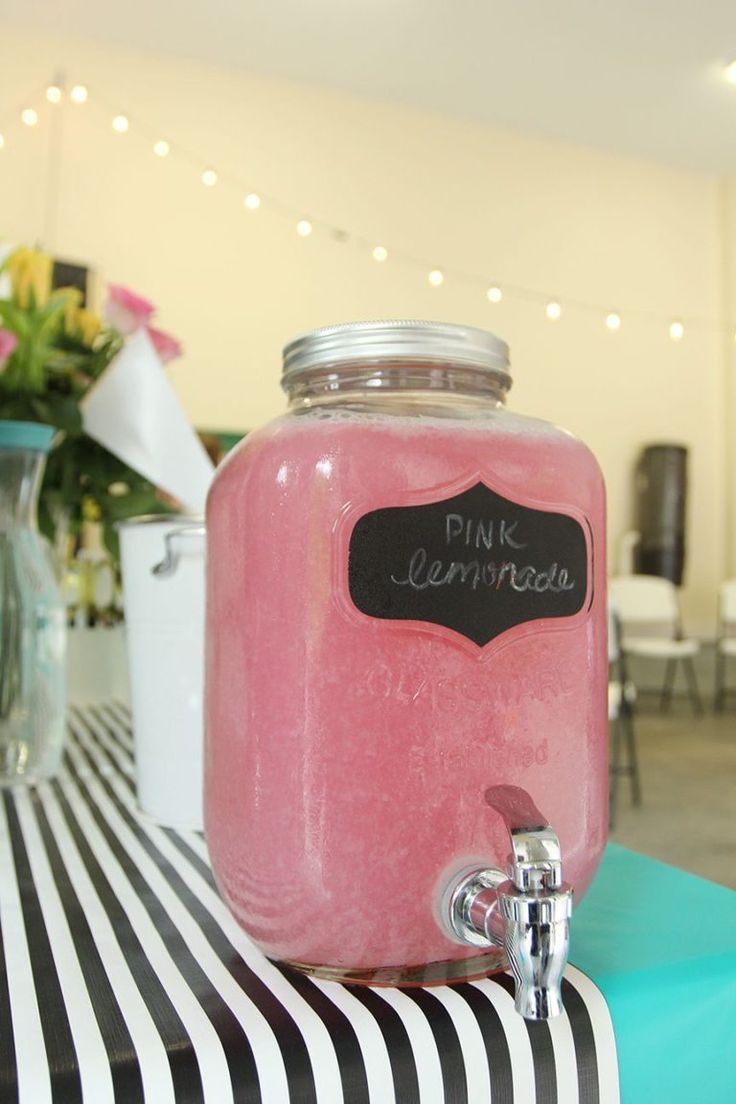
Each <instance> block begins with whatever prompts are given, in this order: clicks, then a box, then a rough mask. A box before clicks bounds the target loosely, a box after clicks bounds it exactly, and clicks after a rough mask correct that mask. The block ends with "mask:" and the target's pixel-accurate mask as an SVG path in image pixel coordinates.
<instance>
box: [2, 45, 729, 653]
mask: <svg viewBox="0 0 736 1104" xmlns="http://www.w3.org/2000/svg"><path fill="white" fill-rule="evenodd" d="M0 42H1V51H0V58H1V60H2V64H0V103H1V104H2V108H1V109H0V129H4V130H5V132H6V134H7V139H8V144H7V148H6V149H5V150H4V151H3V152H2V155H1V160H0V212H2V215H1V217H0V233H1V234H2V235H4V236H6V237H9V238H11V239H13V240H21V239H24V240H31V239H36V238H38V239H41V240H43V242H44V244H45V245H46V246H48V247H50V248H52V249H54V250H55V251H56V253H57V254H61V255H68V256H69V257H71V258H82V259H85V260H88V261H90V262H91V263H92V264H93V265H95V266H97V267H98V268H99V269H100V270H101V272H102V273H103V275H104V276H105V277H106V278H109V279H111V280H116V281H120V282H124V283H128V284H129V285H131V286H132V287H134V288H136V289H138V290H140V291H141V292H142V293H144V294H146V295H148V296H150V297H151V298H153V299H154V300H155V301H156V302H158V303H159V304H160V308H161V313H160V322H161V325H162V326H164V327H165V328H167V329H170V330H172V331H174V332H175V333H177V334H178V335H180V337H181V338H182V339H183V341H184V343H185V345H186V350H187V352H186V357H185V358H184V359H183V360H182V361H181V362H179V363H178V364H177V365H176V366H175V367H174V368H173V369H172V377H173V379H174V381H175V384H176V387H177V389H178V391H179V394H180V395H181V398H182V400H183V402H184V403H185V405H186V408H187V410H188V411H189V413H190V415H191V417H192V418H193V419H194V420H195V421H196V422H197V423H198V424H200V425H208V426H221V427H241V426H242V427H249V426H254V425H256V424H258V423H259V422H261V421H263V420H264V419H266V418H268V417H270V416H271V415H273V414H275V413H276V412H277V411H279V410H280V409H281V408H282V405H283V401H282V397H281V394H280V392H279V389H278V384H277V380H278V371H279V350H280V347H281V345H282V343H283V342H284V341H285V340H286V339H288V338H289V337H290V336H291V335H293V334H294V333H296V332H298V331H301V330H304V329H308V328H311V327H313V326H317V325H321V324H325V323H330V322H334V321H341V320H348V319H354V318H365V317H378V316H402V315H404V316H419V317H438V318H444V319H448V320H454V321H460V322H467V323H472V324H475V325H481V326H487V327H489V328H492V329H493V330H495V331H496V332H497V333H499V334H500V335H501V336H503V337H504V338H506V339H507V340H508V341H509V342H510V344H511V348H512V355H513V369H514V373H515V377H516V383H515V386H514V389H513V391H512V396H511V404H512V405H513V406H514V407H515V408H517V409H518V410H522V411H526V412H530V413H534V414H537V415H540V416H542V417H546V418H550V419H553V420H555V421H558V422H561V423H562V424H564V425H566V426H567V427H569V428H570V429H572V430H574V431H575V432H577V433H578V434H580V435H581V436H582V437H584V438H585V439H586V440H587V441H588V442H589V444H590V445H591V446H592V447H593V449H594V450H595V452H596V453H597V454H598V456H599V459H600V461H601V464H602V466H603V469H604V471H605V474H606V478H607V482H608V487H609V498H610V535H611V546H612V548H615V546H616V543H617V540H618V538H619V536H620V534H621V533H622V532H623V531H624V530H625V529H626V528H628V527H629V525H630V523H631V505H632V503H631V490H632V465H633V462H634V460H635V457H636V455H637V452H638V450H639V448H640V446H641V445H642V444H643V443H646V442H652V441H657V440H673V441H678V442H682V443H684V444H687V445H688V446H690V449H691V455H690V460H691V495H690V519H689V520H690V527H689V537H690V549H689V551H690V554H689V566H688V576H687V586H686V590H685V595H684V601H685V611H686V615H687V618H688V621H689V625H690V626H691V627H692V628H694V629H697V630H699V631H708V630H709V629H710V627H711V621H712V611H713V606H714V592H715V587H716V585H717V582H718V581H719V580H720V578H721V577H722V574H723V572H724V571H725V556H726V552H725V548H726V529H727V526H726V520H725V510H726V500H727V492H726V479H725V462H724V457H725V453H726V440H725V438H726V432H725V429H726V412H727V410H728V406H727V396H726V384H727V382H728V380H727V375H728V373H727V365H726V358H727V355H728V354H727V351H726V346H725V341H724V338H723V336H722V334H721V333H720V332H719V330H718V328H717V323H718V320H719V319H720V317H721V316H722V313H723V311H724V309H725V308H724V287H723V274H724V268H725V267H726V265H725V261H726V259H727V258H726V253H725V251H724V242H723V234H722V226H723V219H724V212H725V210H726V209H727V208H728V210H731V209H733V211H736V190H732V191H729V192H728V194H727V195H726V196H725V198H724V189H723V187H722V185H721V184H720V183H719V182H718V181H716V180H714V179H712V178H709V177H707V176H699V175H695V174H691V173H687V172H684V171H681V170H675V169H669V168H666V167H661V166H657V165H651V164H646V163H643V162H637V161H633V160H628V159H624V158H620V157H614V156H608V155H605V154H602V153H599V152H594V151H591V150H586V149H579V148H575V147H571V146H565V145H561V144H556V143H551V142H547V141H544V140H542V139H533V138H528V137H519V136H517V135H514V134H510V133H507V132H503V131H499V130H491V129H488V128H484V127H481V126H478V125H475V124H470V123H465V122H461V121H457V120H454V119H451V118H448V117H444V116H441V115H438V114H431V113H422V112H417V111H413V110H409V109H405V108H402V107H396V106H392V105H386V104H381V103H372V102H369V101H367V100H360V99H350V98H348V97H346V96H342V95H338V94H335V93H332V92H328V91H324V90H320V89H317V88H312V87H304V86H297V85H291V84H288V83H286V82H282V81H278V82H276V81H271V80H268V79H266V78H262V77H256V76H251V75H245V74H242V73H235V72H230V71H226V70H216V69H212V68H207V67H205V66H201V65H198V64H195V63H188V62H184V61H175V60H172V59H166V58H162V57H154V56H148V55H145V54H141V53H137V54H133V53H125V52H122V51H117V50H113V49H109V48H101V47H99V46H90V45H89V44H84V43H81V42H62V41H56V42H53V41H51V40H49V41H43V40H41V41H39V40H38V36H36V35H34V36H32V37H31V36H30V35H24V34H23V33H21V32H18V31H13V30H9V31H5V32H4V33H3V35H2V38H1V39H0ZM57 67H62V68H64V69H65V70H66V72H67V73H68V74H69V76H70V78H71V79H73V80H84V81H85V82H87V83H88V84H89V87H90V93H91V95H90V102H89V103H88V104H87V105H86V106H85V107H84V108H73V107H69V108H68V109H67V110H66V111H65V114H64V120H63V130H64V133H63V138H62V141H61V143H60V148H61V168H60V173H59V178H58V181H57V182H54V183H53V187H52V189H51V195H52V196H54V197H56V203H55V204H54V203H50V201H49V190H48V186H47V185H48V171H49V170H48V158H47V153H48V149H49V147H50V145H51V144H53V140H54V139H53V135H52V134H51V132H50V130H49V124H48V122H47V121H44V122H42V125H41V126H40V127H39V128H38V129H37V130H36V131H30V130H28V129H26V128H23V127H20V126H16V125H14V126H13V129H12V130H11V128H10V126H9V124H8V122H7V120H8V119H9V118H11V119H12V117H13V113H14V109H15V107H16V106H20V105H21V101H22V99H23V96H24V95H25V94H26V93H27V92H28V91H30V90H32V89H33V88H34V87H37V88H39V89H42V88H43V86H44V84H45V82H47V80H48V78H49V75H50V74H51V73H53V71H54V70H55V69H56V68H57ZM101 101H104V104H105V106H104V108H103V107H101V106H100V102H101ZM117 110H124V111H126V112H127V113H128V114H129V115H130V117H131V120H132V123H133V126H132V129H131V132H130V133H129V134H127V135H125V136H118V135H115V134H113V132H112V130H111V129H110V125H109V119H110V117H111V114H112V113H113V111H117ZM48 114H49V112H48V111H46V112H45V116H48ZM136 124H138V129H137V128H136ZM141 128H142V129H143V130H144V131H145V136H144V135H142V134H141V133H140V132H139V131H140V129H141ZM161 135H163V136H165V137H167V138H168V139H170V140H171V141H172V142H178V143H180V144H181V145H182V146H185V147H187V148H188V149H189V150H191V151H195V152H196V153H201V154H202V155H204V157H205V159H206V161H208V162H211V163H212V164H213V165H215V166H216V167H217V168H218V169H219V170H220V172H221V174H222V180H223V182H222V184H221V185H218V186H217V187H216V188H214V189H206V188H204V187H203V186H202V184H201V183H200V181H199V175H198V174H199V161H198V159H197V158H195V159H194V160H193V161H192V162H191V163H190V162H188V161H184V160H181V159H178V158H174V157H170V158H168V159H166V160H159V159H157V158H155V157H154V156H153V155H152V153H151V152H150V150H151V140H152V139H154V138H156V137H159V136H161ZM232 179H234V180H238V181H242V187H241V186H240V185H233V184H232V183H230V182H229V181H230V180H232ZM226 180H227V182H226ZM249 188H254V189H256V190H258V191H261V192H263V193H264V194H266V195H268V194H270V195H272V196H274V197H275V198H277V199H279V200H280V201H282V202H283V203H284V204H285V205H286V206H287V207H288V208H292V209H294V210H297V211H300V212H303V213H304V214H306V215H309V216H311V217H314V218H319V217H320V216H322V217H323V218H325V219H327V220H329V221H330V222H332V223H335V224H337V225H338V226H344V227H345V228H346V229H347V230H349V231H351V232H353V234H357V235H360V236H362V237H364V238H366V239H367V240H369V241H377V242H378V241H380V242H382V243H384V244H385V245H387V246H388V247H389V248H393V250H395V251H401V252H404V253H406V254H408V255H415V256H419V257H421V258H427V259H429V260H431V261H432V262H433V263H436V264H438V265H440V266H446V267H447V268H448V269H457V270H460V271H466V272H470V273H477V274H478V275H479V277H480V280H481V283H480V284H478V285H474V284H473V283H462V282H459V281H453V280H449V279H448V282H447V283H446V285H445V286H444V287H443V288H442V289H440V290H434V289H432V288H430V287H429V286H428V285H427V283H426V279H425V274H424V270H423V269H421V268H419V269H414V268H412V267H411V266H408V265H402V264H399V263H395V262H394V263H392V262H391V261H389V262H388V263H387V264H385V265H378V264H376V263H375V262H373V261H372V260H371V259H370V257H369V256H368V255H367V252H366V250H364V249H363V250H362V249H359V248H357V247H356V246H354V245H351V244H341V243H338V242H336V241H334V240H332V239H331V238H330V237H329V236H328V235H325V234H320V233H315V235H313V237H312V238H310V239H307V240H301V239H299V238H298V237H297V236H296V234H295V233H294V229H293V219H292V218H282V217H280V216H278V215H277V214H274V213H272V212H271V211H268V210H263V209H262V210H261V211H259V212H258V213H256V214H251V213H249V212H247V211H246V210H245V209H244V208H243V206H242V195H243V191H244V190H246V189H249ZM733 226H734V227H736V217H734V219H733ZM732 244H733V246H734V249H736V236H734V237H733V241H732ZM486 278H487V279H488V280H489V281H498V282H499V283H501V284H502V285H521V286H525V287H533V288H538V289H540V290H541V291H543V292H551V293H554V294H555V295H557V296H559V297H560V299H561V301H562V302H563V303H564V302H565V300H566V298H569V299H570V300H582V301H588V302H592V303H600V304H605V305H607V306H608V307H610V308H611V309H616V310H619V311H620V312H621V314H622V317H623V326H622V329H621V331H620V332H619V333H615V334H612V333H609V332H608V331H607V330H606V329H605V327H604V325H603V319H602V317H598V316H597V315H592V314H589V313H586V312H585V311H582V310H579V309H575V308H574V307H570V308H569V309H567V310H566V311H565V314H564V317H563V319H562V320H561V321H560V322H559V323H557V324H551V323H549V322H548V321H547V320H546V319H545V317H544V313H543V309H542V307H541V306H540V305H539V304H537V303H533V302H526V301H522V300H519V299H512V298H511V297H508V298H507V299H505V300H504V302H503V303H501V304H500V305H498V306H495V307H493V306H491V305H489V304H488V303H487V302H486V300H485V297H484V294H483V291H484V289H483V283H482V281H484V280H485V279H486ZM733 306H734V313H736V303H734V304H733ZM638 311H642V312H647V311H655V312H661V314H662V319H661V320H660V319H657V318H655V319H654V320H651V319H650V318H649V317H648V316H647V314H646V313H642V314H637V312H638ZM670 316H672V317H677V316H681V317H685V318H688V317H695V318H702V319H704V320H710V324H707V323H703V324H702V325H700V326H699V327H698V328H695V327H689V328H688V332H687V334H686V336H685V339H684V340H683V341H682V342H680V343H679V344H677V343H674V342H672V341H671V340H670V339H669V337H668V335H667V321H666V320H667V319H668V318H669V317H670ZM730 368H732V366H730ZM732 397H733V396H731V400H732ZM730 494H731V498H730V502H729V508H730V510H731V511H732V513H736V500H735V499H734V497H733V486H732V485H731V491H730ZM735 554H736V550H734V551H733V552H732V555H735ZM730 570H733V571H736V560H732V561H731V564H730Z"/></svg>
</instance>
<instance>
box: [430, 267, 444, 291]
mask: <svg viewBox="0 0 736 1104" xmlns="http://www.w3.org/2000/svg"><path fill="white" fill-rule="evenodd" d="M427 279H428V280H429V282H430V284H431V285H432V287H441V286H442V284H444V282H445V274H444V272H441V271H440V270H439V268H433V269H432V271H431V272H430V274H429V275H428V276H427Z"/></svg>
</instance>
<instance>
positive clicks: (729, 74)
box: [723, 61, 736, 84]
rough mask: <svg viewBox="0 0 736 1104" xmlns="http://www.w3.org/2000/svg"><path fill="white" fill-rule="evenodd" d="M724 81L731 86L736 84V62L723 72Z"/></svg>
mask: <svg viewBox="0 0 736 1104" xmlns="http://www.w3.org/2000/svg"><path fill="white" fill-rule="evenodd" d="M723 77H724V80H727V81H728V83H729V84H736V61H731V62H729V64H728V65H727V66H726V67H725V68H724V70H723Z"/></svg>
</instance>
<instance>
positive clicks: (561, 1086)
mask: <svg viewBox="0 0 736 1104" xmlns="http://www.w3.org/2000/svg"><path fill="white" fill-rule="evenodd" d="M547 1026H548V1027H549V1033H550V1036H551V1039H552V1049H553V1050H554V1055H555V1072H556V1074H557V1099H558V1101H560V1102H562V1101H566V1100H570V1101H577V1100H579V1099H580V1086H579V1084H578V1064H577V1059H576V1057H575V1040H574V1039H573V1034H572V1027H571V1025H570V1019H569V1017H568V1015H567V1012H563V1013H562V1015H561V1016H554V1017H553V1018H552V1019H551V1020H548V1021H547Z"/></svg>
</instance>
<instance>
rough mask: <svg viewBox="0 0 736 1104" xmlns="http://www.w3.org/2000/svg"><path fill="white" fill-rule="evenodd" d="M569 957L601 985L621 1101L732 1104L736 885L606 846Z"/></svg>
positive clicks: (735, 1083) (735, 1081)
mask: <svg viewBox="0 0 736 1104" xmlns="http://www.w3.org/2000/svg"><path fill="white" fill-rule="evenodd" d="M570 960H571V962H573V963H574V964H575V965H576V966H578V967H579V968H580V969H581V970H584V971H585V973H586V974H588V975H589V977H591V978H592V979H593V981H595V982H596V984H597V985H598V986H599V988H600V989H601V990H602V992H603V995H604V996H605V998H606V1001H607V1002H608V1006H609V1008H610V1010H611V1017H612V1019H613V1026H614V1030H615V1033H616V1043H617V1046H618V1056H619V1070H620V1076H621V1101H622V1104H685V1102H687V1104H733V1102H736V1041H735V1040H736V893H734V892H733V891H732V890H730V889H726V888H725V887H724V886H719V885H715V884H714V883H712V882H706V881H703V879H701V878H696V877H694V876H693V875H692V874H685V873H684V872H683V871H681V870H676V869H675V868H674V867H671V866H666V865H665V864H664V863H660V862H656V861H655V860H654V859H649V858H646V857H645V856H643V855H637V854H634V853H633V852H631V851H626V850H624V849H623V848H622V847H617V846H615V845H613V844H609V846H608V848H607V849H606V853H605V856H604V859H603V862H602V863H601V866H600V869H599V871H598V874H597V875H596V878H595V881H594V882H593V885H592V886H591V888H590V890H589V892H588V895H587V896H586V897H585V899H584V900H583V901H582V902H581V904H580V906H579V908H578V909H577V910H576V913H575V916H574V919H573V922H572V946H571V953H570Z"/></svg>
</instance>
